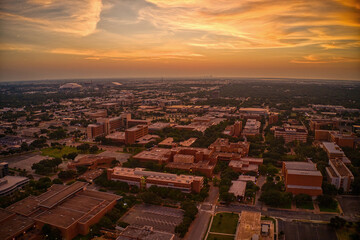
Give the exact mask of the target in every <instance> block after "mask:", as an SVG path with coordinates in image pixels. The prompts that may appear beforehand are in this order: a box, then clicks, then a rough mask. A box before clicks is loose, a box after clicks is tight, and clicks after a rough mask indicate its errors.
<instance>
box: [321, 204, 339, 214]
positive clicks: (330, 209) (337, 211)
mask: <svg viewBox="0 0 360 240" xmlns="http://www.w3.org/2000/svg"><path fill="white" fill-rule="evenodd" d="M319 208H320V212H334V213H339V212H340V210H339V207H338V206H336V208H326V207H322V206H320V205H319Z"/></svg>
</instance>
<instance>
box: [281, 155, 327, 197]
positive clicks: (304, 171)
mask: <svg viewBox="0 0 360 240" xmlns="http://www.w3.org/2000/svg"><path fill="white" fill-rule="evenodd" d="M282 174H283V175H284V179H285V187H286V191H287V192H291V193H293V194H300V193H304V194H308V195H310V196H318V195H321V194H322V188H321V184H322V179H323V176H322V175H321V173H320V171H318V170H317V169H316V166H315V164H314V163H312V162H283V166H282Z"/></svg>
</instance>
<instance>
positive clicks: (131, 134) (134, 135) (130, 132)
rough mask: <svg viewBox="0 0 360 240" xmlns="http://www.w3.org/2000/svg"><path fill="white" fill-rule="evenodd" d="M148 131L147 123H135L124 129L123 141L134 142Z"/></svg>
mask: <svg viewBox="0 0 360 240" xmlns="http://www.w3.org/2000/svg"><path fill="white" fill-rule="evenodd" d="M148 132H149V130H148V125H137V126H135V127H132V128H128V129H126V130H125V143H126V144H134V143H135V142H136V139H138V138H141V137H143V136H145V135H147V134H148Z"/></svg>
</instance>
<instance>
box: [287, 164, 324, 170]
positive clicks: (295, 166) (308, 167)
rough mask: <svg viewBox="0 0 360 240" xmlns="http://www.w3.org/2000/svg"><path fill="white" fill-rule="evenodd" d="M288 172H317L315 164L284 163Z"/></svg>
mask: <svg viewBox="0 0 360 240" xmlns="http://www.w3.org/2000/svg"><path fill="white" fill-rule="evenodd" d="M283 164H285V168H286V169H287V170H303V171H317V169H316V166H315V164H314V163H309V162H283Z"/></svg>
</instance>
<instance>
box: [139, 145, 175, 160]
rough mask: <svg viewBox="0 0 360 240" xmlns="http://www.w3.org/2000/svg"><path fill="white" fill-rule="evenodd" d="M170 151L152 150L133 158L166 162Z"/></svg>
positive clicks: (163, 149) (165, 149)
mask: <svg viewBox="0 0 360 240" xmlns="http://www.w3.org/2000/svg"><path fill="white" fill-rule="evenodd" d="M170 153H171V149H167V148H153V149H152V150H150V151H142V152H141V153H138V154H136V155H135V156H134V158H135V159H136V158H140V159H148V160H158V161H166V160H167V159H169V157H170Z"/></svg>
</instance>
